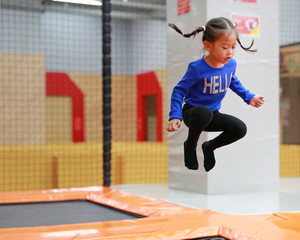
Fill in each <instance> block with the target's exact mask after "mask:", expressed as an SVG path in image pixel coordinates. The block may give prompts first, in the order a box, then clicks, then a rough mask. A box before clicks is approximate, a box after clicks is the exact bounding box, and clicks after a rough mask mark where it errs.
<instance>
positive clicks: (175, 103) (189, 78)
mask: <svg viewBox="0 0 300 240" xmlns="http://www.w3.org/2000/svg"><path fill="white" fill-rule="evenodd" d="M196 80H197V74H196V70H195V67H194V66H192V65H191V64H189V66H188V69H187V71H186V72H185V74H184V76H183V77H182V79H181V80H180V81H179V82H178V84H177V85H176V86H175V87H174V89H173V91H172V95H171V107H170V112H169V121H170V120H172V119H174V118H177V119H180V120H182V104H183V99H184V97H185V96H186V95H187V93H188V92H189V90H190V88H191V86H192V85H193V84H194V83H195V82H196Z"/></svg>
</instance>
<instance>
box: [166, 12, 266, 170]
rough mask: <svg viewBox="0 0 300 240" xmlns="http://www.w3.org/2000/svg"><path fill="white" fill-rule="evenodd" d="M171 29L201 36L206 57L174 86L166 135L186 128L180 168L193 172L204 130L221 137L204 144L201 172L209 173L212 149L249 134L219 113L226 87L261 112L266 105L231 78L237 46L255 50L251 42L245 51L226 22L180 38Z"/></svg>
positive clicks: (237, 121) (222, 20)
mask: <svg viewBox="0 0 300 240" xmlns="http://www.w3.org/2000/svg"><path fill="white" fill-rule="evenodd" d="M169 26H170V27H171V28H173V29H174V30H176V31H177V32H178V33H180V34H181V35H182V36H183V37H186V38H189V37H191V36H193V37H195V36H196V34H198V33H200V32H203V37H202V42H203V45H204V48H205V50H206V51H207V52H208V54H207V55H205V56H203V57H201V58H200V59H198V60H196V61H194V62H191V63H190V64H189V65H188V69H187V71H186V73H185V75H184V76H183V77H182V79H181V80H180V81H179V82H178V84H177V85H176V86H175V87H174V89H173V92H172V96H171V109H170V112H169V122H168V125H167V131H169V132H173V131H177V130H178V129H179V128H180V126H181V121H182V120H183V122H184V123H185V125H186V126H187V127H188V128H189V131H188V137H187V140H186V141H185V142H184V163H185V166H186V167H187V168H189V169H193V170H196V169H198V167H199V166H198V160H197V154H196V146H197V142H198V139H199V136H200V134H201V133H202V131H207V132H219V131H220V132H222V133H221V134H220V135H219V136H217V137H216V138H214V139H212V140H210V141H206V142H204V143H203V144H202V151H203V155H204V168H205V170H206V171H207V172H208V171H210V170H211V169H212V168H213V167H214V166H215V157H214V150H215V149H217V148H220V147H223V146H225V145H228V144H230V143H233V142H235V141H237V140H239V139H241V138H242V137H244V136H245V134H246V132H247V127H246V125H245V123H244V122H243V121H241V120H240V119H238V118H236V117H234V116H231V115H228V114H224V113H221V112H219V109H220V108H221V102H222V100H223V98H224V97H225V95H226V92H227V89H228V88H230V89H231V90H232V91H234V92H235V93H236V94H237V95H239V96H240V97H241V98H242V99H243V100H244V101H245V102H246V103H247V104H250V105H251V106H253V107H256V108H259V107H261V106H262V105H263V103H264V97H262V96H258V95H255V94H253V93H251V92H250V91H249V90H246V89H245V88H244V86H243V85H242V83H241V82H240V80H239V79H238V78H237V77H236V75H235V71H236V61H235V59H233V56H234V53H235V47H236V42H237V43H238V44H239V45H240V46H241V48H242V49H243V50H245V51H246V52H250V53H252V52H256V51H257V50H256V49H254V50H253V49H251V48H252V46H253V41H252V43H251V45H250V46H249V47H244V46H243V45H242V44H241V41H240V39H239V34H238V31H237V30H236V28H235V25H234V24H233V23H232V22H231V21H230V20H229V19H227V18H224V17H219V18H213V19H211V20H209V21H208V22H207V23H206V25H205V26H203V27H199V28H197V29H195V30H194V31H193V32H191V33H188V34H184V33H182V31H181V30H180V29H179V28H178V27H177V26H175V25H174V24H169ZM182 106H183V107H182Z"/></svg>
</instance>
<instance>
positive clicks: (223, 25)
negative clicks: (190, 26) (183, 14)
mask: <svg viewBox="0 0 300 240" xmlns="http://www.w3.org/2000/svg"><path fill="white" fill-rule="evenodd" d="M169 27H171V28H173V29H174V30H175V31H176V32H178V33H180V34H181V35H182V36H184V37H186V38H189V37H191V36H193V37H195V36H196V35H197V34H198V33H200V32H203V36H202V42H204V41H208V42H215V41H217V40H218V38H219V37H220V35H221V34H223V33H225V32H226V31H228V30H231V31H234V32H235V34H236V37H237V42H238V43H239V45H240V46H241V48H242V49H243V50H245V51H246V52H250V53H253V52H257V49H251V48H252V46H253V43H254V40H253V39H252V43H251V44H250V46H249V47H244V46H243V45H242V43H241V41H240V38H239V33H238V31H237V30H236V28H235V27H236V25H235V24H233V23H232V22H231V21H230V20H229V19H227V18H224V17H219V18H213V19H211V20H209V21H208V22H207V23H206V24H205V26H202V27H198V28H196V29H195V30H194V31H192V32H191V33H186V34H185V33H183V32H182V31H181V30H180V29H179V28H178V27H177V26H176V25H175V24H172V23H169Z"/></svg>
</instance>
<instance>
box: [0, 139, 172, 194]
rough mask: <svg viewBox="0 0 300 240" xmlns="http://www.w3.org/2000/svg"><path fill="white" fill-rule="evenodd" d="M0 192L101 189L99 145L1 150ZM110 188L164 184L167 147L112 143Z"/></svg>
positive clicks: (159, 144) (154, 144) (85, 144)
mask: <svg viewBox="0 0 300 240" xmlns="http://www.w3.org/2000/svg"><path fill="white" fill-rule="evenodd" d="M1 150H2V151H1V152H0V172H1V177H0V191H12V190H14V191H18V190H35V189H49V188H69V187H83V186H95V185H102V176H103V169H102V168H103V162H102V159H103V156H102V153H103V151H102V144H97V143H81V144H72V143H70V144H56V145H34V146H1ZM111 175H112V185H114V184H129V183H166V182H167V144H166V143H156V142H141V143H137V142H116V143H112V165H111Z"/></svg>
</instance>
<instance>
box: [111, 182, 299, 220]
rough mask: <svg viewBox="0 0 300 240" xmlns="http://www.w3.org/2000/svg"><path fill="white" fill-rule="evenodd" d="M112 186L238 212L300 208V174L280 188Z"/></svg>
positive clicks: (290, 210) (280, 210) (188, 204)
mask: <svg viewBox="0 0 300 240" xmlns="http://www.w3.org/2000/svg"><path fill="white" fill-rule="evenodd" d="M111 188H116V189H119V190H123V191H125V192H128V193H131V194H135V195H139V196H145V197H150V198H155V199H159V200H163V201H166V202H171V203H174V204H178V205H182V206H186V207H192V208H198V209H210V210H213V211H218V212H223V213H228V214H234V215H248V214H270V213H275V212H300V178H282V179H280V191H278V192H258V193H253V192H252V193H242V194H238V193H237V194H225V195H202V194H198V193H191V192H185V191H180V190H175V189H169V188H168V185H167V184H146V185H145V184H137V185H133V184H130V185H115V186H111Z"/></svg>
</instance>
